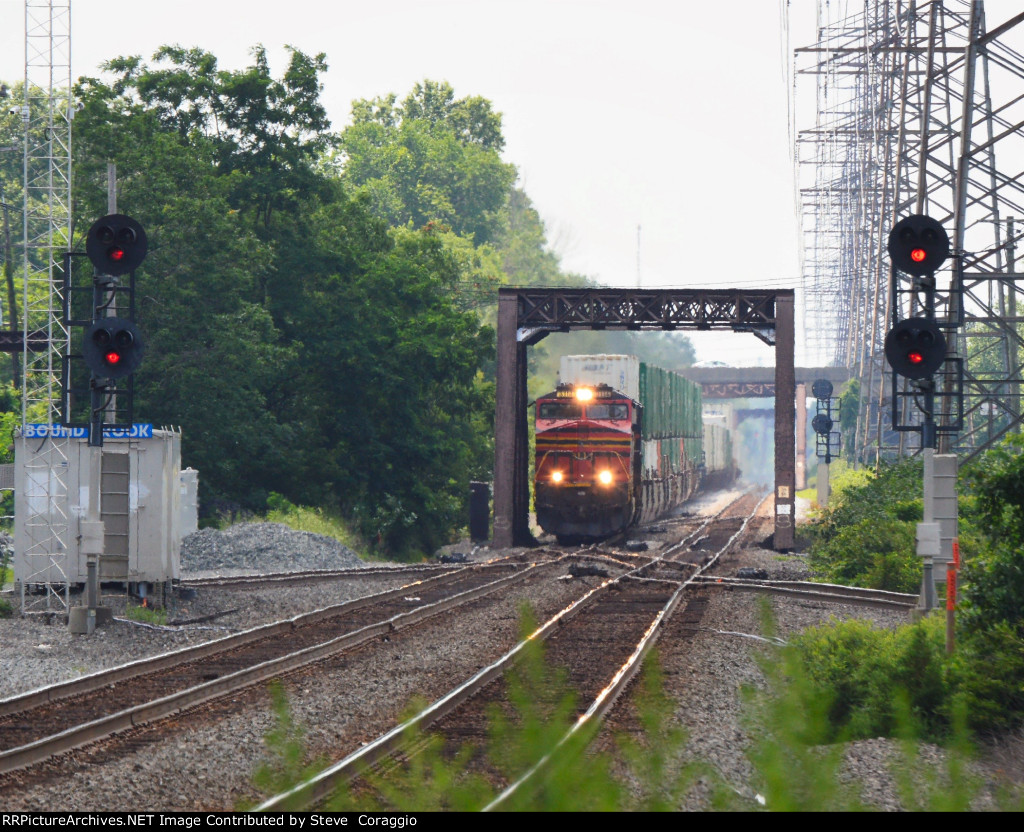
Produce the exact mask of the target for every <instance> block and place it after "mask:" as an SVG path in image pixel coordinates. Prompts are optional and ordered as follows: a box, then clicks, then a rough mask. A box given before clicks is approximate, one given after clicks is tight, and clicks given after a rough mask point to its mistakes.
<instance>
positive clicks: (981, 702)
mask: <svg viewBox="0 0 1024 832" xmlns="http://www.w3.org/2000/svg"><path fill="white" fill-rule="evenodd" d="M950 681H951V686H952V688H953V689H954V690H955V691H956V693H957V696H958V698H959V700H960V701H961V702H962V703H963V706H964V708H965V710H966V714H967V722H968V725H970V727H971V728H972V729H973V730H975V731H997V730H998V731H1002V730H1006V729H1012V728H1016V727H1017V726H1019V725H1020V724H1021V723H1022V722H1024V638H1021V636H1020V634H1019V633H1018V632H1016V631H1015V630H1014V629H1013V628H1012V627H1010V626H1009V625H1008V624H1006V623H999V624H996V625H994V626H992V627H989V628H986V629H980V630H977V631H976V632H973V633H971V634H970V636H969V637H968V638H966V639H964V640H963V641H962V643H961V644H960V645H958V650H957V653H956V655H955V656H954V658H953V661H952V663H951V668H950Z"/></svg>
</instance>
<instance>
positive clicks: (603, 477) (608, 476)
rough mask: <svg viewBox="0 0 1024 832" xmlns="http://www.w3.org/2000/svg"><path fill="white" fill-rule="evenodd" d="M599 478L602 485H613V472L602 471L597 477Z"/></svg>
mask: <svg viewBox="0 0 1024 832" xmlns="http://www.w3.org/2000/svg"><path fill="white" fill-rule="evenodd" d="M597 478H598V480H600V481H601V485H611V482H612V472H611V471H602V472H601V473H600V474H598V475H597Z"/></svg>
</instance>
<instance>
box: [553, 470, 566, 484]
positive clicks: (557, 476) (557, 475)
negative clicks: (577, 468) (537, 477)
mask: <svg viewBox="0 0 1024 832" xmlns="http://www.w3.org/2000/svg"><path fill="white" fill-rule="evenodd" d="M564 478H565V474H563V473H562V472H561V471H555V472H554V473H553V474H552V475H551V482H561V481H562V480H563V479H564Z"/></svg>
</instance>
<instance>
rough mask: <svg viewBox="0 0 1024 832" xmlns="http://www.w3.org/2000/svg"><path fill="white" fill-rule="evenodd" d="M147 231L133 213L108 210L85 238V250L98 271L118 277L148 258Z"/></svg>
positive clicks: (132, 269)
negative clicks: (110, 211)
mask: <svg viewBox="0 0 1024 832" xmlns="http://www.w3.org/2000/svg"><path fill="white" fill-rule="evenodd" d="M148 245H149V244H148V241H147V240H146V231H145V229H144V228H143V227H142V226H141V225H139V224H138V223H137V222H136V221H135V220H133V219H132V218H131V217H126V216H125V215H124V214H109V215H107V216H105V217H103V219H99V220H96V222H94V223H93V224H92V227H90V228H89V233H88V234H87V235H86V238H85V253H86V254H88V255H89V259H90V260H91V261H92V264H93V265H94V266H95V267H96V271H97V272H98V273H99V274H105V275H110V276H112V277H118V276H119V275H122V274H128V272H131V271H134V270H135V269H137V268H138V267H139V265H140V264H141V263H142V261H143V260H145V259H146V251H147V249H148Z"/></svg>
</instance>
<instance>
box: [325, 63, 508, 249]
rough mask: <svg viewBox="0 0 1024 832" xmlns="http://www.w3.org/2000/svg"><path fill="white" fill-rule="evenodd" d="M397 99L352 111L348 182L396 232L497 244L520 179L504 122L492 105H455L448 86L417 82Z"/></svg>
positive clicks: (346, 139) (466, 101) (345, 145)
mask: <svg viewBox="0 0 1024 832" xmlns="http://www.w3.org/2000/svg"><path fill="white" fill-rule="evenodd" d="M396 100H397V97H396V96H395V95H394V94H393V93H392V94H390V95H388V96H384V97H382V98H376V99H373V100H361V101H356V102H355V103H354V104H353V105H352V124H351V125H350V126H348V127H347V128H345V130H344V131H343V132H342V134H341V149H342V151H343V152H344V157H345V173H344V177H345V180H346V181H347V182H349V183H351V184H353V185H355V186H357V187H359V188H361V189H363V190H364V191H365V192H366V194H367V195H368V196H369V199H370V204H371V205H372V206H373V209H374V212H375V213H376V214H377V215H378V216H381V217H383V218H384V219H386V220H387V221H388V222H389V224H391V225H406V224H409V223H411V224H412V225H413V227H416V228H419V227H422V226H425V225H426V224H427V223H430V222H434V223H440V224H441V225H443V226H445V227H447V228H450V229H451V230H452V231H454V232H455V233H456V234H460V235H462V234H465V235H470V236H471V237H472V238H473V240H474V241H475V242H476V243H485V242H488V241H490V240H491V239H493V238H494V237H495V235H496V234H497V233H498V232H499V230H500V228H501V210H502V208H503V206H504V205H505V202H506V200H507V199H508V195H509V191H510V189H511V187H512V183H513V182H514V181H515V178H516V170H515V167H514V166H512V165H510V164H507V163H505V162H503V161H502V160H501V155H500V153H501V150H502V148H503V147H504V138H503V137H502V135H501V115H500V114H499V113H496V112H494V111H493V110H492V109H491V104H490V102H488V101H487V100H486V99H483V98H480V97H476V96H473V97H467V98H460V99H456V98H455V92H454V90H453V89H452V87H451V85H450V84H448V83H447V82H436V81H430V80H427V81H424V82H422V83H418V84H416V86H415V87H414V88H413V90H412V92H410V93H409V95H408V96H406V98H405V99H404V100H403V102H402V103H401V104H400V105H398V104H396Z"/></svg>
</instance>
